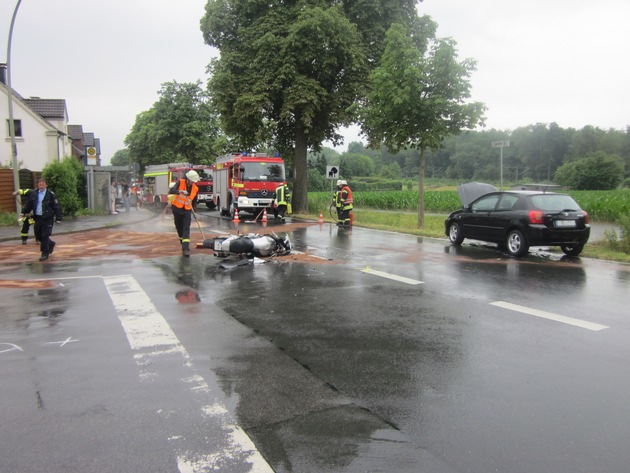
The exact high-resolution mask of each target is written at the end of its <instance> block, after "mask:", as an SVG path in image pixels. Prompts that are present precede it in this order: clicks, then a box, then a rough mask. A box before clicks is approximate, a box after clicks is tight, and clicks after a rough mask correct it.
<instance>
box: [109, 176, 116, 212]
mask: <svg viewBox="0 0 630 473" xmlns="http://www.w3.org/2000/svg"><path fill="white" fill-rule="evenodd" d="M117 195H118V186H117V185H116V181H115V180H114V179H112V185H111V187H110V188H109V213H110V214H112V215H118V212H117V211H116V196H117Z"/></svg>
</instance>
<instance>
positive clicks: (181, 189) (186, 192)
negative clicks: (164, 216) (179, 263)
mask: <svg viewBox="0 0 630 473" xmlns="http://www.w3.org/2000/svg"><path fill="white" fill-rule="evenodd" d="M197 182H199V174H197V171H194V170H192V169H191V170H190V171H188V172H187V173H186V178H185V179H180V180H179V181H176V183H175V185H174V186H173V187H171V189H170V190H169V194H175V198H174V199H173V202H172V203H171V210H172V212H173V221H174V222H175V229H176V230H177V236H179V241H180V243H181V245H182V255H183V256H190V223H191V222H192V213H193V208H194V206H195V205H197V193H198V192H199V189H198V188H197V184H196V183H197Z"/></svg>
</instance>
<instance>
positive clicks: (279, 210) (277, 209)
mask: <svg viewBox="0 0 630 473" xmlns="http://www.w3.org/2000/svg"><path fill="white" fill-rule="evenodd" d="M290 205H291V191H290V190H289V186H287V185H286V184H281V185H279V186H278V187H276V198H275V201H274V207H273V217H274V219H275V220H276V221H280V222H282V223H284V214H285V213H286V212H287V211H288V209H289V206H290Z"/></svg>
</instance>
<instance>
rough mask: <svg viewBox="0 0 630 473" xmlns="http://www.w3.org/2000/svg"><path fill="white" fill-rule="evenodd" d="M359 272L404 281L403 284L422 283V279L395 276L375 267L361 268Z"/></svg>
mask: <svg viewBox="0 0 630 473" xmlns="http://www.w3.org/2000/svg"><path fill="white" fill-rule="evenodd" d="M361 272H362V273H366V274H373V275H374V276H380V277H382V278H387V279H393V280H394V281H398V282H404V283H405V284H412V285H418V284H424V282H423V281H418V280H416V279H410V278H406V277H404V276H397V275H395V274H390V273H384V272H383V271H377V270H376V269H372V268H370V267H367V268H363V269H362V270H361Z"/></svg>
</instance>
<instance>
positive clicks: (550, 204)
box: [532, 194, 580, 212]
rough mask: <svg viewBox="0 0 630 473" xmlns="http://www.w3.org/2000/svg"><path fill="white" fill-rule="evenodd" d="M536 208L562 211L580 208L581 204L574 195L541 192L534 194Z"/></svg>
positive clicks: (533, 199)
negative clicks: (574, 198)
mask: <svg viewBox="0 0 630 473" xmlns="http://www.w3.org/2000/svg"><path fill="white" fill-rule="evenodd" d="M532 204H533V205H534V208H536V209H538V210H542V211H544V212H560V211H561V210H580V206H579V205H578V204H577V203H576V202H575V200H573V198H572V197H570V196H568V195H562V194H540V195H534V196H532Z"/></svg>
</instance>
